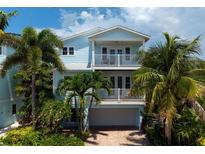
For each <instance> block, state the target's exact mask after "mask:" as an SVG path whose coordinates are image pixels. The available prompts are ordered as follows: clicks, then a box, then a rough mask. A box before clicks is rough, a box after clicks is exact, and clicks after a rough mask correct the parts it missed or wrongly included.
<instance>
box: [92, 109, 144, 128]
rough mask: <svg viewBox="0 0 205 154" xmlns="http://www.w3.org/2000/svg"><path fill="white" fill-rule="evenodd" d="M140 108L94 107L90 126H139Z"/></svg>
mask: <svg viewBox="0 0 205 154" xmlns="http://www.w3.org/2000/svg"><path fill="white" fill-rule="evenodd" d="M139 116H140V115H139V110H138V108H92V109H91V112H90V118H89V119H90V121H89V125H90V127H117V126H119V127H136V128H139Z"/></svg>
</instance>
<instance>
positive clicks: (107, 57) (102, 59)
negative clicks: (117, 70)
mask: <svg viewBox="0 0 205 154" xmlns="http://www.w3.org/2000/svg"><path fill="white" fill-rule="evenodd" d="M138 65H139V64H138V63H137V58H136V55H135V54H95V66H101V67H103V66H115V67H119V66H138Z"/></svg>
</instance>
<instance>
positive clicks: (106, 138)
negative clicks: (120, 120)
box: [85, 129, 148, 146]
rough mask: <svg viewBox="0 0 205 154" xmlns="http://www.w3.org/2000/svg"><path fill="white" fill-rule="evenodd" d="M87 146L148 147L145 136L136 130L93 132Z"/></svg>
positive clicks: (100, 130) (99, 130)
mask: <svg viewBox="0 0 205 154" xmlns="http://www.w3.org/2000/svg"><path fill="white" fill-rule="evenodd" d="M85 145H87V146H95V145H99V146H119V145H125V146H129V145H133V146H134V145H148V140H147V139H146V137H145V134H143V133H142V132H140V131H139V130H135V129H98V130H91V136H90V137H89V138H88V139H87V141H86V142H85Z"/></svg>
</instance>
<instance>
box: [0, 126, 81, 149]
mask: <svg viewBox="0 0 205 154" xmlns="http://www.w3.org/2000/svg"><path fill="white" fill-rule="evenodd" d="M0 145H14V146H83V145H84V142H83V141H82V140H81V139H79V138H78V137H76V136H74V135H64V134H58V133H57V134H46V135H45V134H42V133H41V132H39V131H32V128H31V127H22V128H18V129H14V130H11V131H9V132H7V133H6V136H5V137H2V138H0Z"/></svg>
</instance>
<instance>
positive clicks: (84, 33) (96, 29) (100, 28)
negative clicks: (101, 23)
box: [62, 27, 104, 41]
mask: <svg viewBox="0 0 205 154" xmlns="http://www.w3.org/2000/svg"><path fill="white" fill-rule="evenodd" d="M103 30H104V28H102V27H96V28H94V29H90V30H87V31H83V32H81V33H77V34H74V35H71V36H69V37H65V38H63V39H62V41H66V40H69V39H72V38H75V37H78V36H83V35H84V36H86V35H87V36H88V35H91V34H93V33H96V32H100V31H103Z"/></svg>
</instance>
